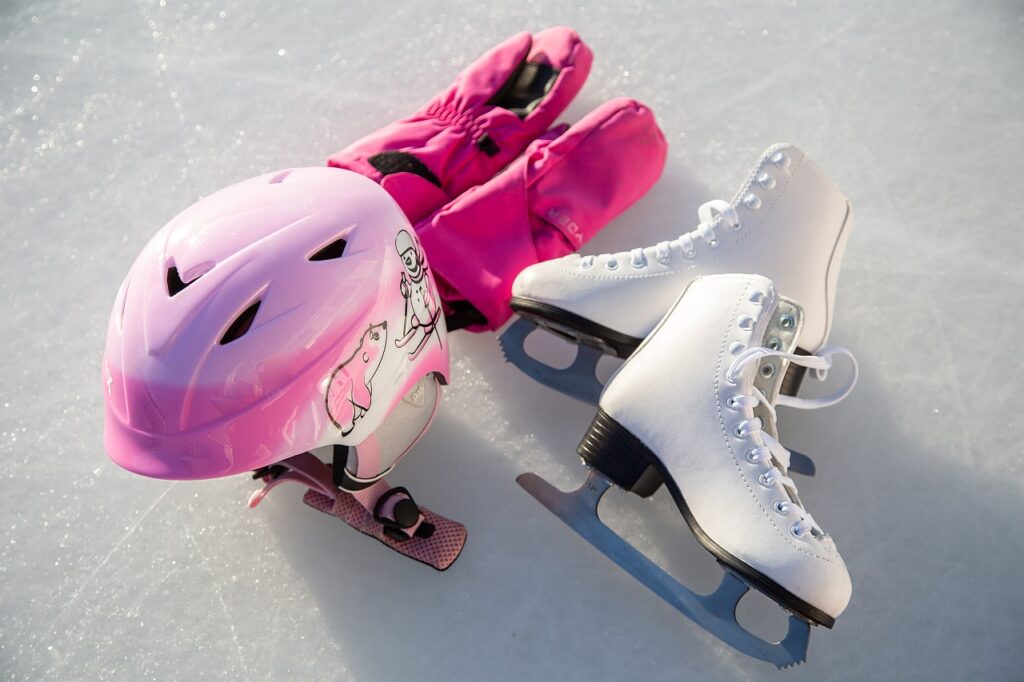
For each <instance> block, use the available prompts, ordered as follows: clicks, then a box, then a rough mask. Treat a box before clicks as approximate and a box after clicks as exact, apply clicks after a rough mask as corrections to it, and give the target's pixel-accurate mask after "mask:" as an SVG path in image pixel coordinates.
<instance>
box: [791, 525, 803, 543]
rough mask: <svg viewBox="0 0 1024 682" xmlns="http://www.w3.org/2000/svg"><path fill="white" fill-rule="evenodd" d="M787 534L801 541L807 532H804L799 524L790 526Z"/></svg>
mask: <svg viewBox="0 0 1024 682" xmlns="http://www.w3.org/2000/svg"><path fill="white" fill-rule="evenodd" d="M789 532H790V533H792V534H793V537H795V538H796V539H797V540H803V539H804V538H805V537H806V536H807V531H805V530H804V527H803V526H801V525H800V523H799V522H797V523H794V524H793V525H792V526H790V528H789Z"/></svg>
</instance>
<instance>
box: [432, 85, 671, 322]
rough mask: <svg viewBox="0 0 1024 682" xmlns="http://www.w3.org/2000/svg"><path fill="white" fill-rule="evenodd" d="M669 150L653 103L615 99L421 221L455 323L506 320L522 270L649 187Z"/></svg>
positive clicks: (565, 249) (585, 234)
mask: <svg viewBox="0 0 1024 682" xmlns="http://www.w3.org/2000/svg"><path fill="white" fill-rule="evenodd" d="M666 153H667V145H666V142H665V137H664V135H662V133H661V130H660V129H659V128H658V124H657V123H656V122H655V120H654V114H653V113H651V110H650V109H648V108H647V107H645V106H644V105H642V104H640V103H639V102H637V101H636V100H632V99H626V98H619V99H614V100H611V101H609V102H605V103H604V104H603V105H601V106H600V107H598V108H597V109H595V110H594V111H592V112H590V113H589V114H588V115H587V116H585V117H584V118H583V119H581V120H580V121H579V122H578V123H576V125H574V126H572V127H566V126H561V127H559V128H556V129H554V130H551V131H549V132H548V134H546V135H545V136H544V137H542V138H540V139H537V140H536V141H534V143H533V144H531V145H530V147H529V148H527V150H526V151H525V152H524V153H523V155H522V156H521V157H519V158H518V159H516V160H515V161H514V162H513V163H512V164H511V165H510V166H509V167H508V168H507V169H506V170H505V171H504V172H503V173H500V174H499V175H497V176H496V177H495V178H494V179H492V180H490V181H489V182H487V183H485V184H483V185H480V186H477V187H474V188H472V189H470V190H468V191H467V192H465V193H464V194H462V195H461V196H459V197H457V198H456V199H454V200H453V201H451V202H450V203H449V204H448V205H446V206H445V207H444V208H442V209H440V210H439V211H437V212H436V213H434V214H433V215H431V216H429V217H428V218H426V219H425V220H423V221H422V222H420V223H419V224H417V225H416V231H417V233H418V234H419V237H420V241H421V242H422V243H423V248H424V250H425V251H426V252H427V254H428V256H429V258H430V265H431V267H432V268H433V269H434V276H435V278H436V280H437V284H438V287H439V289H440V290H441V291H440V293H441V297H442V298H443V299H444V301H445V308H446V310H445V312H446V314H447V315H448V317H449V328H458V327H460V326H465V327H467V328H468V329H470V330H472V331H484V330H487V329H497V328H498V327H500V326H501V325H502V324H503V323H504V322H505V321H506V320H507V319H508V318H509V317H510V316H511V310H510V309H509V307H508V302H509V298H510V297H511V295H512V281H513V280H514V279H515V277H516V275H518V274H519V272H520V270H522V269H523V268H525V267H526V266H528V265H532V264H534V263H537V262H539V261H542V260H548V259H551V258H557V257H559V256H563V255H566V254H568V253H572V252H573V251H576V250H577V249H578V248H579V247H580V246H581V245H582V244H583V243H584V242H586V241H587V240H588V239H590V238H591V237H592V236H594V235H595V234H596V233H597V232H598V231H599V230H600V229H601V228H602V227H604V226H605V225H606V224H608V223H609V222H610V221H611V220H612V219H614V218H615V217H616V216H617V215H619V214H620V213H622V212H623V211H624V210H626V209H627V208H628V207H629V206H630V205H631V204H632V203H633V202H635V201H636V200H637V199H639V198H640V197H641V196H643V195H644V193H645V192H646V191H647V190H648V189H650V187H651V185H653V184H654V182H655V181H656V180H657V179H658V176H660V175H661V171H662V168H663V167H664V165H665V156H666ZM481 316H482V318H485V319H481Z"/></svg>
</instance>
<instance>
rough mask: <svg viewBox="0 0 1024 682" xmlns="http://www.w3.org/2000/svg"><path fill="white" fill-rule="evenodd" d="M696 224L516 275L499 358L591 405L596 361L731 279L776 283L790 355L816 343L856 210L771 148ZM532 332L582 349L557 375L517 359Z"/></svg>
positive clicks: (826, 323) (814, 173)
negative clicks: (792, 336) (690, 296)
mask: <svg viewBox="0 0 1024 682" xmlns="http://www.w3.org/2000/svg"><path fill="white" fill-rule="evenodd" d="M698 215H699V218H700V224H699V225H698V227H697V228H696V229H695V230H693V231H692V232H688V233H686V234H684V235H682V236H680V237H679V238H678V239H675V240H672V241H664V242H661V243H659V244H656V245H655V246H650V247H647V248H637V249H633V250H632V251H623V252H620V253H615V254H603V255H600V256H581V255H579V254H573V255H570V256H566V257H564V258H559V259H556V260H552V261H547V262H543V263H539V264H537V265H533V266H531V267H528V268H526V269H525V270H523V272H521V273H520V274H519V276H518V277H517V278H516V280H515V283H514V284H513V286H512V300H511V306H512V308H513V309H514V310H515V311H516V312H517V313H519V315H520V316H521V319H519V320H517V321H516V322H515V323H513V324H512V326H510V327H509V328H508V329H507V330H506V331H505V332H504V333H503V334H502V336H501V339H500V341H501V346H502V351H503V352H504V354H505V357H506V359H508V360H509V361H510V362H512V363H513V364H514V365H516V366H517V367H519V368H520V369H521V370H523V371H524V372H526V373H527V374H529V375H530V376H532V377H533V378H534V379H536V380H537V381H540V382H541V383H543V384H545V385H547V386H550V387H551V388H554V389H555V390H557V391H560V392H562V393H565V394H567V395H570V396H572V397H574V398H578V399H579V400H582V401H584V402H588V403H591V404H597V399H598V396H599V395H600V394H601V384H600V382H599V381H598V380H597V377H596V375H595V371H596V368H597V362H598V360H600V358H601V356H602V355H603V354H605V353H608V354H611V355H615V356H618V357H620V358H626V357H628V356H629V354H630V353H632V352H633V351H634V350H635V349H636V347H637V346H638V345H640V342H641V341H642V340H643V339H644V338H645V337H646V336H647V335H648V334H649V333H650V332H651V330H652V329H654V326H655V325H656V324H657V323H658V320H660V319H661V318H662V316H663V315H664V314H665V311H666V310H668V308H669V306H670V305H671V304H672V302H673V301H675V300H676V298H677V297H678V296H679V292H681V291H682V290H683V289H684V288H685V287H686V285H687V284H688V283H689V282H690V281H691V280H693V279H694V278H695V277H698V276H701V275H712V274H721V273H729V272H757V273H760V274H763V275H765V276H767V277H771V278H772V279H773V280H775V282H776V284H777V285H778V287H779V289H780V291H782V292H784V293H785V294H786V296H790V297H792V298H793V299H795V300H797V301H799V302H800V303H801V305H802V306H803V307H804V311H805V313H806V319H805V321H804V326H803V330H802V332H801V334H800V338H798V339H797V347H798V348H799V349H800V350H799V351H798V352H804V353H813V352H814V351H816V350H817V349H818V348H821V347H822V346H824V345H825V343H826V341H827V340H828V334H829V329H830V327H831V325H832V312H833V304H834V301H835V291H836V280H837V278H838V276H839V269H840V265H841V264H842V260H843V251H844V249H845V247H846V241H847V238H848V237H849V235H850V230H851V229H852V225H853V213H852V211H851V209H850V203H849V202H848V201H847V199H846V197H845V196H844V195H843V193H842V192H840V191H839V188H837V187H836V186H835V184H833V183H832V181H831V180H829V179H828V177H826V176H825V174H824V173H822V172H821V170H820V169H819V168H818V167H817V166H816V165H815V164H814V162H813V161H811V159H809V158H807V156H806V155H805V154H804V153H803V152H802V151H800V150H799V149H797V148H796V147H793V146H791V145H782V144H780V145H775V146H773V147H771V148H769V149H768V150H767V151H766V152H765V153H764V154H763V155H762V156H761V159H760V161H758V163H757V166H756V167H755V168H754V170H753V172H751V174H750V176H749V177H748V178H747V180H746V182H745V183H744V184H743V186H742V187H741V188H740V191H739V192H737V194H736V197H735V198H734V199H733V200H732V202H731V203H726V202H725V201H722V200H715V201H710V202H708V203H706V204H704V205H703V206H701V208H700V211H699V213H698ZM536 325H540V326H542V327H544V328H546V329H549V330H550V331H552V332H554V333H556V334H558V335H560V336H563V337H565V338H567V339H569V340H570V341H572V342H574V343H576V344H581V345H580V346H579V349H578V352H577V357H576V359H575V361H574V362H573V364H572V365H571V366H570V367H568V368H566V369H556V368H554V367H551V366H550V365H548V364H546V363H543V362H541V361H539V360H537V359H536V358H533V357H531V356H530V355H528V354H527V353H526V351H525V350H524V346H523V344H524V342H525V339H526V337H527V336H528V335H529V334H530V333H531V332H532V331H533V330H534V329H535V328H536ZM802 376H803V373H802V371H800V370H799V368H796V367H794V368H793V374H792V375H791V376H790V377H789V380H788V381H787V383H786V385H785V386H784V387H783V393H784V394H788V395H795V393H796V390H797V389H798V388H799V382H800V379H801V378H802Z"/></svg>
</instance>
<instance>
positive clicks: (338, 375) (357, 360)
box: [326, 321, 388, 436]
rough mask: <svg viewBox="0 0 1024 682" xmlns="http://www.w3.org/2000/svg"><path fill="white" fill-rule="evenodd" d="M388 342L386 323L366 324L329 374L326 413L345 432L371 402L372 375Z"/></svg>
mask: <svg viewBox="0 0 1024 682" xmlns="http://www.w3.org/2000/svg"><path fill="white" fill-rule="evenodd" d="M387 342H388V323H387V322H386V321H385V322H381V323H380V324H373V325H370V326H369V327H367V328H366V331H364V332H363V335H362V336H361V337H360V339H359V345H358V346H356V349H355V350H354V351H352V355H350V356H349V357H348V359H347V360H345V361H344V362H342V363H341V364H340V365H339V366H338V368H337V369H335V370H334V372H333V373H332V374H331V379H330V382H329V383H328V385H327V397H326V401H327V416H329V417H330V418H331V421H332V422H334V425H335V426H337V427H338V428H339V429H341V435H342V436H347V435H348V434H350V433H352V430H353V429H354V428H355V427H356V422H357V421H358V420H359V419H362V418H363V416H364V415H365V414H366V413H367V412H369V411H370V407H371V406H372V405H373V377H374V375H375V374H376V373H377V369H378V368H379V367H380V361H381V359H382V358H383V357H384V351H385V349H386V348H387Z"/></svg>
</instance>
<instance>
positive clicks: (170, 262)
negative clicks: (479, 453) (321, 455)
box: [103, 168, 449, 480]
mask: <svg viewBox="0 0 1024 682" xmlns="http://www.w3.org/2000/svg"><path fill="white" fill-rule="evenodd" d="M439 300H440V299H439V298H438V294H437V288H436V285H435V283H434V279H433V275H432V273H431V271H430V268H429V266H428V264H427V262H426V258H425V256H424V253H423V249H422V248H421V246H420V243H419V240H418V239H417V237H416V235H415V232H414V231H413V229H412V227H411V226H410V224H409V221H408V220H407V219H406V217H405V215H404V214H403V212H402V211H401V209H400V208H399V207H398V204H396V203H395V201H394V200H393V199H392V198H391V197H390V195H388V193H387V192H386V191H385V190H384V189H382V188H381V187H380V186H379V185H377V184H376V183H374V182H373V181H371V180H368V179H367V178H365V177H363V176H361V175H359V174H357V173H353V172H350V171H346V170H340V169H334V168H300V169H293V170H284V171H280V172H277V173H271V174H268V175H263V176H260V177H257V178H253V179H250V180H246V181H244V182H240V183H238V184H237V185H234V186H232V187H228V188H227V189H224V190H221V191H219V192H217V193H215V194H212V195H211V196H209V197H207V198H205V199H203V200H201V201H199V202H198V203H196V204H194V205H193V206H191V207H189V208H188V209H186V210H185V211H183V212H182V213H181V214H179V215H178V216H177V217H175V218H174V219H173V220H171V221H170V222H169V223H167V225H165V226H164V227H163V229H161V230H160V231H159V232H158V233H157V234H156V236H154V237H153V239H151V240H150V242H149V243H148V244H147V245H146V246H145V248H144V249H143V250H142V253H141V254H140V255H139V257H138V258H137V259H136V261H135V263H134V265H132V268H131V271H130V272H129V273H128V277H127V278H126V279H125V280H124V283H123V284H122V285H121V289H120V291H119V292H118V294H117V299H116V301H115V303H114V309H113V312H112V313H111V317H110V324H109V327H108V331H107V344H106V350H105V352H104V359H103V382H104V384H103V393H104V399H105V403H106V420H105V427H104V445H105V447H106V450H107V452H108V453H109V454H110V457H111V458H112V459H113V460H114V461H115V462H117V463H118V464H119V465H121V466H122V467H124V468H126V469H128V470H130V471H133V472H135V473H139V474H143V475H145V476H152V477H156V478H167V479H201V478H214V477H219V476H229V475H232V474H236V473H240V472H244V471H249V470H253V469H258V468H261V467H264V466H268V465H271V464H274V463H275V462H278V461H280V460H282V459H285V458H287V457H290V456H292V455H296V454H298V453H301V452H304V451H311V450H314V449H316V448H321V447H332V446H335V445H344V446H360V445H361V446H362V448H361V449H360V448H358V447H357V448H356V452H359V453H360V456H359V457H358V458H357V461H356V462H355V463H350V466H349V467H347V471H349V472H351V473H352V475H353V476H354V477H355V478H356V479H358V480H374V479H376V478H379V477H380V476H383V475H384V474H385V473H387V471H389V470H390V468H391V467H393V466H394V464H395V463H396V462H397V461H398V459H400V458H401V456H402V455H404V454H405V452H407V451H408V449H409V448H410V447H411V446H412V444H413V443H414V442H415V441H416V440H417V439H418V438H419V436H420V435H422V433H423V432H424V431H425V430H426V428H427V426H428V425H429V423H430V420H431V419H432V417H433V414H434V411H435V410H436V407H437V403H438V401H439V399H440V387H439V386H440V384H446V383H447V382H448V374H449V360H448V341H447V336H446V329H445V324H444V318H443V315H442V314H441V313H440V306H439Z"/></svg>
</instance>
